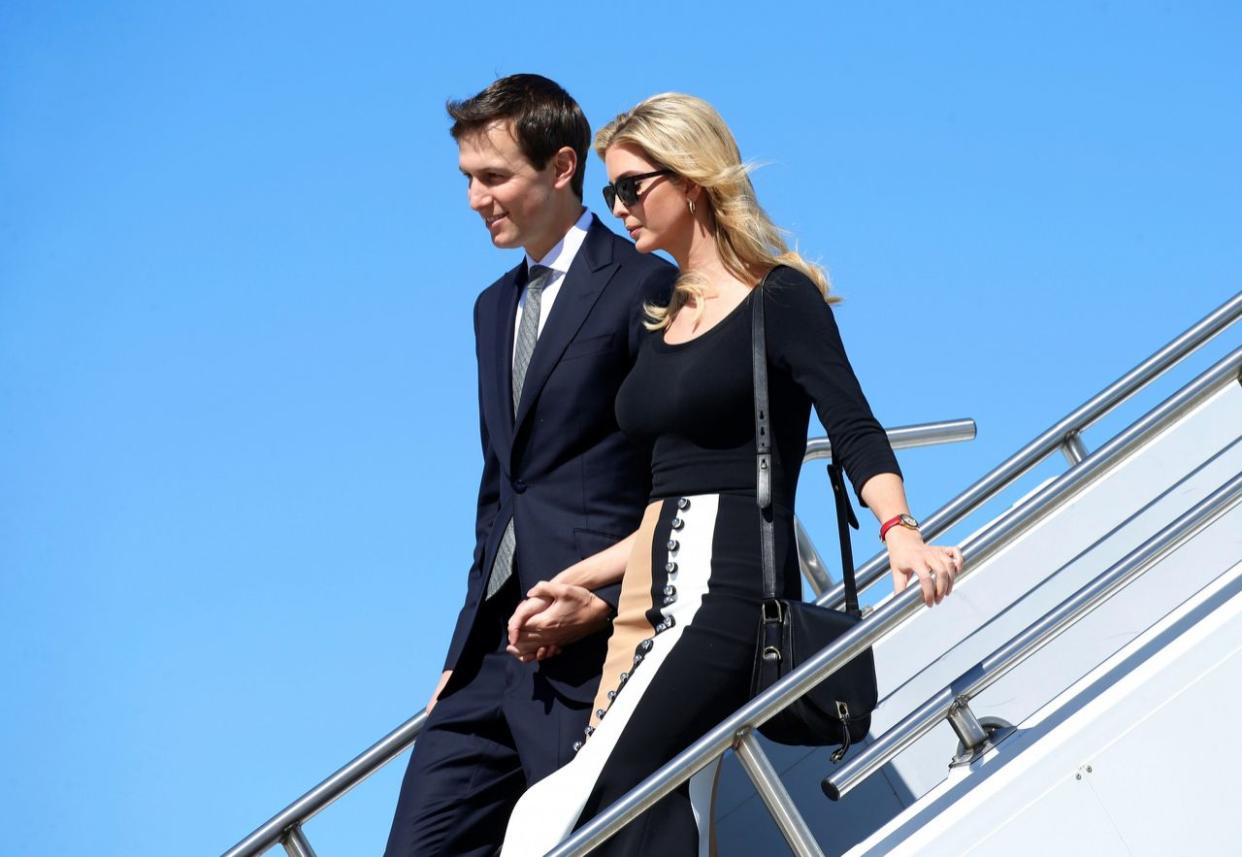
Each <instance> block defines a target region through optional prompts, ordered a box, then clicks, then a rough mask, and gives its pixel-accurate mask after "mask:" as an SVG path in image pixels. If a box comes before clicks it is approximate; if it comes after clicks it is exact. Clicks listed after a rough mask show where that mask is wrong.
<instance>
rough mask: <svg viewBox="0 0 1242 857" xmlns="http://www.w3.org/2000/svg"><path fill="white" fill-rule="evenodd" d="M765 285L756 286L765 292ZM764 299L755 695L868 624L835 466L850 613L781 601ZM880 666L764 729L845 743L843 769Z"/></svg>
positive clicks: (853, 671) (759, 302) (804, 742)
mask: <svg viewBox="0 0 1242 857" xmlns="http://www.w3.org/2000/svg"><path fill="white" fill-rule="evenodd" d="M762 288H763V283H760V284H759V285H758V286H756V289H758V290H762ZM763 301H764V297H763V293H762V291H760V292H759V294H757V295H755V296H754V301H753V314H752V322H751V329H752V336H753V345H752V351H753V356H752V360H753V364H754V376H755V447H756V453H757V454H756V465H755V468H756V476H755V499H756V502H757V504H758V506H759V528H760V538H761V544H762V553H763V604H762V611H761V615H760V619H759V632H758V635H757V639H756V643H755V666H754V672H753V673H752V675H751V695H752V696H755V695H758V694H759V693H760V692H761V691H763V690H765V689H767V688H768V687H770V686H772V685H773V684H775V683H776V682H777V681H779V680H780V679H782V678H784V677H785V676H786V675H788V674H789V673H791V672H793V671H794V670H795V669H797V668H798V667H799V666H801V665H802V664H803V663H804V662H805V661H807V660H809V659H810V658H811V657H812V656H813V655H815V654H816V653H817V652H819V651H820V650H821V649H823V648H825V647H826V646H828V645H830V644H831V643H832V642H833V641H834V640H835V639H837V638H838V637H840V636H841V635H842V634H844V633H846V632H847V631H850V630H852V629H853V628H854V627H855V626H856V625H857V624H858V623H859V622H860V621H861V620H862V612H861V611H860V610H859V607H858V586H857V584H856V582H855V580H854V557H853V552H852V551H851V549H850V539H849V527H850V526H853V527H854V529H858V520H857V519H856V518H855V517H854V509H853V507H852V506H851V505H850V501H849V497H848V496H847V495H846V493H845V482H844V480H843V479H842V478H841V468H840V467H839V466H838V465H837V464H836V463H835V462H834V463H832V464H829V465H828V477H829V479H830V481H831V482H832V494H833V499H834V500H835V501H836V507H837V534H838V537H839V538H840V541H841V575H842V577H843V579H844V581H845V610H844V611H840V610H830V609H828V608H826V607H820V606H818V605H816V604H813V603H807V602H804V601H801V600H798V601H794V600H791V599H788V598H777V597H776V541H775V532H774V527H773V510H772V467H773V463H772V436H771V432H772V425H771V417H770V411H769V409H768V359H767V342H766V336H765V327H764V317H763ZM878 696H879V695H878V693H877V690H876V681H875V660H874V658H873V657H872V654H871V649H866V650H865V651H863V652H861V653H860V654H858V655H857V656H855V657H854V659H853V660H851V661H850V662H849V663H847V664H846V665H845V666H843V667H842V668H841V669H839V670H837V671H836V672H835V673H833V674H832V675H831V676H829V677H828V678H827V679H825V680H824V681H822V682H820V683H819V685H817V686H816V687H815V688H813V689H812V690H810V691H809V692H808V693H806V694H805V695H804V696H802V698H800V699H798V700H797V701H795V702H794V703H793V704H791V705H790V706H788V707H787V708H786V709H785V710H784V711H782V712H780V713H779V714H777V715H776V716H775V717H773V718H772V719H770V720H769V721H768V722H766V723H764V724H763V725H762V726H760V727H759V731H760V732H761V733H762V734H763V735H764V736H765V737H767V738H769V739H771V740H772V741H775V742H776V743H778V744H793V745H800V746H811V747H825V746H831V745H833V744H840V745H841V746H840V748H839V749H838V750H836V751H835V752H834V753H833V754H832V760H833V761H834V762H839V761H840V760H841V759H842V758H844V757H845V753H846V752H847V751H848V750H849V748H850V744H851V742H854V741H859V740H861V739H862V738H863V737H864V736H866V734H867V732H868V730H869V729H870V728H871V712H872V711H874V710H875V706H876V702H877V700H878Z"/></svg>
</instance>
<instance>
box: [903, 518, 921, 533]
mask: <svg viewBox="0 0 1242 857" xmlns="http://www.w3.org/2000/svg"><path fill="white" fill-rule="evenodd" d="M901 525H902V526H903V527H909V528H910V529H912V530H917V529H918V528H919V522H918V521H916V520H914V518H913V517H911V516H910V515H902V516H901Z"/></svg>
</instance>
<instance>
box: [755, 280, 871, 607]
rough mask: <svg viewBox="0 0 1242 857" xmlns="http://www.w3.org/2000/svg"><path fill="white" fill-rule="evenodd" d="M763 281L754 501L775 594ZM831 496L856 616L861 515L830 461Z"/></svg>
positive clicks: (767, 592) (766, 586)
mask: <svg viewBox="0 0 1242 857" xmlns="http://www.w3.org/2000/svg"><path fill="white" fill-rule="evenodd" d="M764 282H767V277H764V279H763V282H760V283H759V285H757V286H755V292H756V294H755V295H754V296H753V301H754V303H753V304H752V305H751V326H750V329H751V365H752V367H753V371H754V383H755V503H756V504H757V505H758V507H759V533H760V548H761V550H762V553H763V597H764V600H771V599H773V598H775V597H776V537H775V532H774V528H773V525H772V420H771V414H770V412H769V409H768V348H767V329H766V325H765V323H764V314H763V304H764V296H763V284H764ZM828 478H829V481H830V482H831V483H832V496H833V500H834V501H835V502H836V507H837V536H838V538H839V540H840V542H841V578H842V580H843V581H844V582H845V609H846V611H847V612H849V613H852V614H853V615H855V616H857V615H860V612H861V611H860V610H859V607H858V584H857V582H856V581H855V579H854V552H853V550H852V549H851V547H850V534H849V528H850V527H851V526H852V527H853V528H854V529H858V519H857V518H856V517H855V516H854V508H853V506H851V505H850V499H849V495H847V494H846V492H845V482H844V480H843V479H842V478H841V466H840V465H839V464H837V463H836V462H835V461H834V462H832V463H831V464H829V465H828Z"/></svg>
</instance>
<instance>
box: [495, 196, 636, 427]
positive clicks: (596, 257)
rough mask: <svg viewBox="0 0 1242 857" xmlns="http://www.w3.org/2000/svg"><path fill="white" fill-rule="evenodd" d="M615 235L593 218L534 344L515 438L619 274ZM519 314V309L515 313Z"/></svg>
mask: <svg viewBox="0 0 1242 857" xmlns="http://www.w3.org/2000/svg"><path fill="white" fill-rule="evenodd" d="M611 236H612V233H611V232H609V231H608V229H607V228H605V227H604V226H603V225H602V224H601V223H600V222H599V220H598V219H596V218H594V217H592V218H591V228H590V229H589V230H588V231H587V236H586V239H585V240H584V241H583V242H582V247H581V249H579V251H578V255H577V256H575V257H574V261H573V264H571V265H570V266H569V270H568V271H567V272H566V274H565V279H564V281H563V282H562V283H561V289H560V292H559V293H558V294H557V296H556V300H555V301H554V302H553V304H552V311H551V312H550V313H549V314H548V320H547V321H546V322H545V323H544V326H543V332H542V333H540V334H539V340H538V342H536V343H535V351H534V353H533V354H531V358H530V365H529V366H528V367H527V368H526V380H525V381H523V382H522V401H521V402H519V403H518V410H517V419H516V421H515V423H514V430H513V436H514V437H515V438H516V437H517V436H518V434H519V433H520V432H521V430H522V423H523V422H524V421H525V420H526V418H527V417H528V416H529V415H530V411H531V409H532V408H533V407H534V403H535V401H536V400H537V399H538V398H539V393H540V391H541V390H542V389H543V385H544V384H545V383H547V380H548V376H549V375H551V374H552V370H553V369H554V368H555V367H556V363H557V361H558V360H560V359H561V355H562V354H563V353H564V352H565V348H566V346H568V345H569V343H570V342H571V341H572V340H573V338H574V335H575V334H576V333H577V332H578V328H580V327H582V323H583V322H584V321H586V317H587V315H589V314H590V312H591V308H592V307H593V306H595V302H596V301H597V300H598V299H599V296H600V295H601V294H602V293H603V291H604V287H605V286H607V285H608V281H609V280H610V279H612V275H613V274H614V273H615V272H616V267H617V266H616V265H615V264H614V263H613V261H612V241H611ZM514 312H515V313H516V312H517V310H516V308H515V309H514Z"/></svg>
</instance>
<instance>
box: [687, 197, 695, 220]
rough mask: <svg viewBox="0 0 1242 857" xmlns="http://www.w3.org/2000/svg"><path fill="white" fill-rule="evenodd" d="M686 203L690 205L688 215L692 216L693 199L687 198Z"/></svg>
mask: <svg viewBox="0 0 1242 857" xmlns="http://www.w3.org/2000/svg"><path fill="white" fill-rule="evenodd" d="M686 204H687V205H689V206H690V216H691V217H693V216H694V200H692V199H687V200H686Z"/></svg>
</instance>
